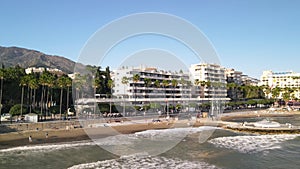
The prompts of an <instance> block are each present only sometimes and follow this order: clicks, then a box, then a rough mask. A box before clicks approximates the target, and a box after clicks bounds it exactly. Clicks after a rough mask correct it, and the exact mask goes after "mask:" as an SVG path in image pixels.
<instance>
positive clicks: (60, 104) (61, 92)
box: [57, 76, 66, 119]
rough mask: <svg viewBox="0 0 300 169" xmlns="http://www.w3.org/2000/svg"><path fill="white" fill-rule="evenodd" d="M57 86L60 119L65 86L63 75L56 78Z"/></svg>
mask: <svg viewBox="0 0 300 169" xmlns="http://www.w3.org/2000/svg"><path fill="white" fill-rule="evenodd" d="M57 86H58V87H59V88H60V103H59V115H60V119H62V118H61V117H62V116H61V113H62V98H63V89H64V88H65V87H66V77H65V76H61V77H59V78H58V79H57Z"/></svg>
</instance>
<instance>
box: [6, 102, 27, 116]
mask: <svg viewBox="0 0 300 169" xmlns="http://www.w3.org/2000/svg"><path fill="white" fill-rule="evenodd" d="M21 110H24V114H27V109H26V107H25V106H23V107H22V106H21V104H16V105H14V106H13V107H11V108H10V110H9V114H11V115H12V116H19V115H21V116H22V114H21Z"/></svg>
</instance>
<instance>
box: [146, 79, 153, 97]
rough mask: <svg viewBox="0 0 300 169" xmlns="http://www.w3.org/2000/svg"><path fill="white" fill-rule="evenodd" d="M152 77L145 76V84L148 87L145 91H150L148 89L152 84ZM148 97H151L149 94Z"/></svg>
mask: <svg viewBox="0 0 300 169" xmlns="http://www.w3.org/2000/svg"><path fill="white" fill-rule="evenodd" d="M151 83H152V82H151V79H149V78H145V79H144V84H145V87H146V91H145V93H149V92H148V91H147V90H148V88H149V87H150V85H151ZM148 97H149V95H148Z"/></svg>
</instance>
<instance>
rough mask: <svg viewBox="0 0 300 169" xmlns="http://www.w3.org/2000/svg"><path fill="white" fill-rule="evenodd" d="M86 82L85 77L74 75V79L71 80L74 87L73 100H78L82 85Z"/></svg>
mask: <svg viewBox="0 0 300 169" xmlns="http://www.w3.org/2000/svg"><path fill="white" fill-rule="evenodd" d="M85 82H86V76H85V75H83V76H82V75H80V74H76V75H75V78H74V80H73V83H74V86H75V90H76V91H75V98H76V99H79V98H80V90H81V89H83V85H84V84H85Z"/></svg>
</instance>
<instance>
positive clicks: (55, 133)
mask: <svg viewBox="0 0 300 169" xmlns="http://www.w3.org/2000/svg"><path fill="white" fill-rule="evenodd" d="M200 125H203V124H201V123H199V122H198V123H195V124H194V126H200ZM175 127H189V126H188V125H187V122H186V121H181V122H179V123H171V122H158V123H152V122H151V123H138V124H121V123H115V124H112V125H111V126H109V127H108V126H106V127H105V126H100V127H90V128H74V129H45V130H27V131H19V132H9V133H4V134H0V149H2V148H7V147H14V146H22V145H32V144H44V143H57V142H69V141H80V140H89V139H91V138H90V137H92V138H94V137H96V138H102V137H107V136H112V135H116V134H130V133H135V132H138V131H144V130H150V129H166V128H175ZM46 135H47V136H46ZM29 136H31V137H32V142H29V139H28V138H29Z"/></svg>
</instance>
